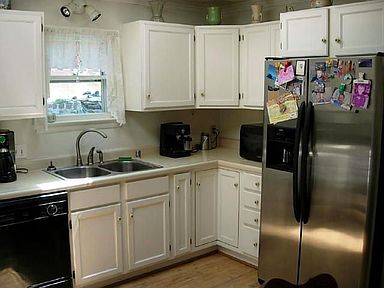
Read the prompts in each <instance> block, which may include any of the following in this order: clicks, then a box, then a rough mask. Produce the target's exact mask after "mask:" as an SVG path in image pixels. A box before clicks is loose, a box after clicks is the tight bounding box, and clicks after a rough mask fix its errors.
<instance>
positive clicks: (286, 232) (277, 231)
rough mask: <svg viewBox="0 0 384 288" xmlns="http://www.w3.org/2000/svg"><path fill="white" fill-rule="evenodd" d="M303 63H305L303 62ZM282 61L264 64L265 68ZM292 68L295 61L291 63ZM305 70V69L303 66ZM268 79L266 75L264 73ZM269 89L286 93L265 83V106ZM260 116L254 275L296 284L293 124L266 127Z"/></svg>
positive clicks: (297, 228) (271, 82) (266, 120)
mask: <svg viewBox="0 0 384 288" xmlns="http://www.w3.org/2000/svg"><path fill="white" fill-rule="evenodd" d="M303 61H305V60H303ZM277 62H280V63H284V62H285V60H279V61H267V62H266V69H265V71H268V67H269V65H273V66H274V65H275V64H276V63H277ZM291 63H292V65H293V66H294V67H296V60H292V61H291ZM306 66H307V65H306ZM266 75H268V72H267V73H266ZM302 80H303V82H302V83H301V86H302V87H301V88H302V94H303V95H301V101H300V102H303V101H305V96H304V95H306V93H305V91H306V81H305V75H304V76H303V77H302ZM268 86H269V91H270V90H271V88H274V89H277V90H278V93H279V95H282V94H284V93H286V92H287V90H286V89H284V88H283V87H280V88H277V86H275V84H274V80H271V79H270V78H268V77H266V79H265V91H266V92H265V100H264V101H265V105H266V101H267V98H268ZM264 111H265V113H264V135H265V136H264V139H263V141H264V143H263V175H262V176H263V182H262V191H263V192H262V195H261V227H260V231H261V234H260V252H259V267H258V275H259V280H260V281H268V280H271V279H273V278H280V279H284V280H286V281H289V282H291V283H296V282H297V273H298V259H299V243H300V221H299V222H298V221H296V219H295V215H294V208H293V188H292V186H293V181H292V178H293V174H292V165H291V164H292V163H291V162H292V160H291V159H292V158H291V157H292V156H293V153H292V151H291V150H292V148H293V142H294V138H295V128H296V122H297V120H296V119H295V120H289V121H284V122H280V123H278V124H276V125H270V124H269V118H268V112H267V108H266V106H265V110H264Z"/></svg>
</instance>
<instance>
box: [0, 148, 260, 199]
mask: <svg viewBox="0 0 384 288" xmlns="http://www.w3.org/2000/svg"><path fill="white" fill-rule="evenodd" d="M141 160H143V161H147V162H151V163H154V164H158V165H161V166H163V168H159V169H154V170H146V171H139V172H132V173H121V174H117V175H116V174H115V175H112V176H100V177H92V178H82V179H67V180H63V179H61V178H59V177H56V176H53V175H50V174H48V173H46V172H44V171H42V170H33V171H30V172H29V173H27V174H20V173H19V174H18V175H17V181H15V182H11V183H1V184H0V200H2V199H10V198H15V197H22V196H30V195H38V194H44V193H49V192H54V191H62V190H77V189H83V188H91V187H93V186H99V185H104V184H112V183H119V182H126V181H134V180H138V179H144V178H151V177H156V176H160V175H167V174H174V173H181V172H186V171H188V170H197V169H212V168H217V167H218V166H220V167H222V168H231V169H239V170H244V171H249V172H254V173H261V163H260V162H254V161H249V160H245V159H243V158H241V157H240V156H239V152H238V150H237V149H229V148H217V149H214V150H209V151H199V152H197V153H193V154H192V155H191V156H190V157H183V158H169V157H164V156H160V155H159V153H158V152H153V153H148V154H146V155H144V157H142V158H141Z"/></svg>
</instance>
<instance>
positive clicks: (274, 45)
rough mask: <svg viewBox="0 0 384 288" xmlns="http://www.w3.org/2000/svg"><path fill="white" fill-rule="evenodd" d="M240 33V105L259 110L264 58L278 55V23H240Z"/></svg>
mask: <svg viewBox="0 0 384 288" xmlns="http://www.w3.org/2000/svg"><path fill="white" fill-rule="evenodd" d="M240 35H241V41H240V92H241V100H240V104H241V106H242V107H251V108H258V109H263V107H264V78H265V77H264V76H265V73H264V66H265V64H264V61H265V57H267V56H274V57H276V56H279V54H280V49H279V45H280V26H279V23H278V22H270V23H263V24H252V25H244V26H242V27H241V28H240Z"/></svg>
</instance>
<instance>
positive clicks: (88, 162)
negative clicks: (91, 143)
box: [87, 147, 95, 165]
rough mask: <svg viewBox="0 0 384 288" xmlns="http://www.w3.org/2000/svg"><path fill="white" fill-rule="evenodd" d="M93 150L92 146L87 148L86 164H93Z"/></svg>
mask: <svg viewBox="0 0 384 288" xmlns="http://www.w3.org/2000/svg"><path fill="white" fill-rule="evenodd" d="M93 151H95V147H92V148H91V150H89V153H88V161H87V165H93V164H94V163H93Z"/></svg>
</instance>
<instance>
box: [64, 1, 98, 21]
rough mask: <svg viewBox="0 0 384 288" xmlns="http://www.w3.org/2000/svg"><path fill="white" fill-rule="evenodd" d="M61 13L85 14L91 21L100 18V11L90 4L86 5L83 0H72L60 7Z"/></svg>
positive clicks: (65, 15)
mask: <svg viewBox="0 0 384 288" xmlns="http://www.w3.org/2000/svg"><path fill="white" fill-rule="evenodd" d="M60 12H61V15H63V16H64V17H70V16H71V15H72V14H73V13H74V14H84V13H85V14H87V16H88V17H89V19H90V20H91V21H96V20H97V19H99V18H100V16H101V13H100V11H99V10H97V9H95V7H93V6H92V5H88V4H87V3H86V2H85V0H72V1H71V2H69V3H68V4H67V5H64V6H62V7H61V8H60Z"/></svg>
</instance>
